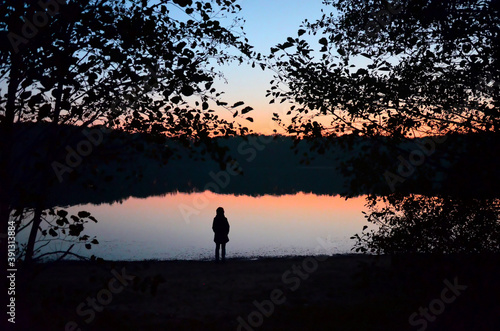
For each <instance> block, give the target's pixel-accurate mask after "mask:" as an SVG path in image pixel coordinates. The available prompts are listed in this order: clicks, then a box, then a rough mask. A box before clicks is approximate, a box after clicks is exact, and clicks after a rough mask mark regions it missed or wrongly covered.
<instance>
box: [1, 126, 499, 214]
mask: <svg viewBox="0 0 500 331" xmlns="http://www.w3.org/2000/svg"><path fill="white" fill-rule="evenodd" d="M48 128H49V126H44V125H43V124H30V123H24V124H18V125H16V130H15V132H16V134H17V135H19V137H22V139H16V140H15V141H16V146H17V147H15V150H16V154H17V155H18V158H17V159H16V160H17V161H16V163H15V165H14V168H13V171H12V172H11V173H12V174H13V176H12V178H13V179H15V180H13V182H14V183H16V184H15V187H18V188H22V190H16V189H15V187H14V189H13V190H11V192H12V193H13V195H12V196H11V197H12V198H13V201H12V202H13V203H14V201H16V200H17V201H18V202H20V203H21V204H23V201H24V202H25V203H27V204H28V205H29V197H30V196H32V195H33V196H36V194H37V190H38V189H45V188H37V187H36V185H34V183H36V182H38V181H37V180H36V179H37V176H41V175H42V173H39V172H38V171H37V169H38V168H39V167H40V163H42V162H45V163H47V162H49V163H50V164H51V167H50V168H51V169H52V172H51V173H45V174H44V175H45V176H48V177H50V178H49V180H50V182H51V183H52V185H51V189H50V194H49V195H48V196H49V198H48V199H47V207H50V206H62V205H76V204H85V203H94V204H100V203H113V202H117V201H122V200H125V199H127V198H129V197H140V198H145V197H148V196H155V195H164V194H167V193H176V192H182V193H192V192H200V191H205V190H210V191H214V192H216V193H221V194H235V195H252V196H259V195H267V194H270V195H285V194H295V193H297V192H306V193H315V194H319V195H342V196H346V197H351V196H359V195H367V194H376V195H382V196H387V195H391V194H394V193H400V194H404V195H407V194H410V193H416V194H424V195H428V196H436V195H451V196H464V197H473V198H494V197H498V187H499V184H500V174H499V173H498V171H497V168H496V166H497V165H498V163H499V162H498V161H499V160H498V158H499V155H500V150H499V144H498V135H496V134H467V135H458V134H455V135H449V136H446V137H428V138H423V139H410V140H405V141H401V140H398V141H394V140H390V139H389V138H363V137H359V136H353V135H351V136H349V135H346V136H341V137H338V138H323V139H314V140H301V141H298V140H296V139H294V138H293V137H286V136H281V135H276V136H262V135H248V136H243V137H242V136H233V137H226V138H214V139H210V142H205V143H192V142H189V141H174V140H167V139H166V138H161V137H158V136H153V135H148V134H128V133H124V132H120V131H107V130H104V129H103V127H94V128H89V129H84V130H82V129H81V128H78V127H73V126H59V127H58V128H57V132H52V133H48V131H49V130H48ZM50 130H53V129H50ZM49 135H56V136H57V137H58V138H57V141H59V142H60V145H58V146H54V145H51V146H47V145H46V144H45V143H44V140H45V139H47V137H48V136H49ZM207 146H209V147H207ZM49 148H50V149H52V151H54V150H56V151H58V153H55V157H54V158H53V159H52V160H48V159H47V157H46V151H47V149H49ZM53 154H54V153H53ZM132 160H133V162H130V161H132ZM353 160H354V162H353ZM16 169H17V171H14V170H16ZM30 190H31V192H30ZM16 193H17V196H16Z"/></svg>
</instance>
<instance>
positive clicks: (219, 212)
mask: <svg viewBox="0 0 500 331" xmlns="http://www.w3.org/2000/svg"><path fill="white" fill-rule="evenodd" d="M217 215H219V216H224V208H222V207H219V208H217Z"/></svg>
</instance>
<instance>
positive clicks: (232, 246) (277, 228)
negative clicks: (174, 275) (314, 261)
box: [46, 191, 365, 260]
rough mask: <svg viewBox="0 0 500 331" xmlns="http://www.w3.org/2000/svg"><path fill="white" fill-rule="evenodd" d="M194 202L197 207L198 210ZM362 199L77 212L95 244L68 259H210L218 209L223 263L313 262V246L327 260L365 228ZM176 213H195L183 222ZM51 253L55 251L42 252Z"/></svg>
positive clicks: (134, 203) (192, 200) (200, 196)
mask: <svg viewBox="0 0 500 331" xmlns="http://www.w3.org/2000/svg"><path fill="white" fill-rule="evenodd" d="M200 201H204V202H205V203H203V204H202V205H200ZM364 203H365V197H358V198H353V199H349V200H347V201H346V200H345V199H344V198H342V197H340V196H327V195H315V194H306V193H298V194H294V195H283V196H271V195H265V196H260V197H251V196H235V195H221V194H215V193H212V192H208V191H207V192H204V193H191V194H186V193H175V194H167V195H165V196H156V197H149V198H146V199H138V198H129V199H127V200H126V201H123V202H122V203H114V204H112V205H109V204H101V205H78V206H73V207H70V208H68V211H69V212H70V213H71V212H77V211H79V210H87V211H89V212H91V213H92V215H94V216H95V217H96V218H97V219H98V220H99V223H97V224H94V223H89V224H88V225H86V227H85V232H86V234H88V235H89V236H91V237H92V236H97V238H98V239H99V242H100V244H99V245H94V246H93V247H92V249H91V250H86V249H85V248H83V247H82V248H80V249H79V251H75V252H77V253H79V254H82V255H86V256H90V255H92V254H94V255H96V256H99V257H103V258H105V259H112V260H140V259H211V258H213V256H212V255H213V232H212V229H211V225H212V220H213V215H214V210H215V209H216V208H217V207H218V206H223V207H224V209H225V211H226V216H227V218H228V220H229V222H230V224H231V237H230V238H231V241H230V242H229V243H228V245H227V255H228V258H231V257H255V256H278V255H306V254H315V253H317V252H315V250H316V248H317V246H318V239H319V238H322V240H324V241H330V242H331V243H332V244H331V251H330V252H326V251H325V252H324V253H330V254H341V253H349V252H350V249H351V247H353V243H354V242H353V240H351V239H349V238H350V237H351V236H352V235H353V234H354V233H356V232H358V231H359V229H360V228H361V227H362V226H363V225H364V224H365V220H364V217H363V215H362V213H361V211H362V210H363V208H364V207H363V206H364ZM183 206H193V207H194V206H196V208H195V209H193V210H192V212H193V213H192V214H190V216H189V219H187V218H186V217H185V213H183V209H182V208H183ZM46 249H54V247H52V248H50V247H46Z"/></svg>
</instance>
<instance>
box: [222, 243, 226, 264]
mask: <svg viewBox="0 0 500 331" xmlns="http://www.w3.org/2000/svg"><path fill="white" fill-rule="evenodd" d="M225 260H226V244H222V261H225Z"/></svg>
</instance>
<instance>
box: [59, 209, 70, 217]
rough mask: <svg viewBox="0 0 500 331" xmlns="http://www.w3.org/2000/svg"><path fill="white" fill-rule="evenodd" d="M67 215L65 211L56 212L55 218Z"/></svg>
mask: <svg viewBox="0 0 500 331" xmlns="http://www.w3.org/2000/svg"><path fill="white" fill-rule="evenodd" d="M67 215H68V212H67V211H66V210H58V211H57V216H60V217H66V216H67Z"/></svg>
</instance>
